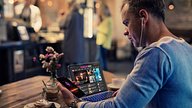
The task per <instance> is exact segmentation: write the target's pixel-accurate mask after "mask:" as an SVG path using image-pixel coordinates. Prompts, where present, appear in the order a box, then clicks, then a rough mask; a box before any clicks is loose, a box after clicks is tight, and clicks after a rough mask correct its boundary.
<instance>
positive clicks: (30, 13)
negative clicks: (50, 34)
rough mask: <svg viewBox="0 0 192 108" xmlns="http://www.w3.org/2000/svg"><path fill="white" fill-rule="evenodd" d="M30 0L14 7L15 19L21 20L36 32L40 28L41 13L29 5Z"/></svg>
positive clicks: (35, 7)
mask: <svg viewBox="0 0 192 108" xmlns="http://www.w3.org/2000/svg"><path fill="white" fill-rule="evenodd" d="M31 2H32V0H25V3H22V4H19V5H16V6H15V14H16V17H18V18H21V19H22V20H23V21H25V22H26V23H28V24H29V25H30V26H31V27H33V29H34V30H35V32H38V31H39V30H40V29H41V26H42V19H41V13H40V10H39V8H38V7H37V6H34V5H32V4H31Z"/></svg>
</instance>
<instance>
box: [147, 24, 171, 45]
mask: <svg viewBox="0 0 192 108" xmlns="http://www.w3.org/2000/svg"><path fill="white" fill-rule="evenodd" d="M165 36H171V37H172V36H174V35H173V34H172V33H171V32H170V31H169V30H168V28H167V27H166V25H165V24H164V22H162V21H160V22H156V23H153V24H152V25H151V26H150V28H149V35H148V41H147V44H148V45H150V44H151V43H153V42H156V41H158V40H160V39H161V38H163V37H165Z"/></svg>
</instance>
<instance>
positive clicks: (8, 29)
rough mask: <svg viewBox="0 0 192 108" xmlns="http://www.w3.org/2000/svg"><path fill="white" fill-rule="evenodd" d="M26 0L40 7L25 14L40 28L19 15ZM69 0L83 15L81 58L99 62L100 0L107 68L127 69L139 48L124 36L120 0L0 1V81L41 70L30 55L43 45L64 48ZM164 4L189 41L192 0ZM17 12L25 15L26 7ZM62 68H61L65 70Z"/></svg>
mask: <svg viewBox="0 0 192 108" xmlns="http://www.w3.org/2000/svg"><path fill="white" fill-rule="evenodd" d="M26 1H30V3H31V4H30V5H33V6H35V7H37V8H38V9H39V14H34V18H29V19H30V21H32V20H34V19H40V20H39V21H40V22H38V21H36V22H38V23H37V26H39V27H40V28H39V29H37V30H36V28H38V27H37V26H34V25H33V24H32V23H31V22H27V20H24V18H23V17H21V15H19V16H18V15H17V13H19V11H21V10H18V9H19V8H16V7H17V6H18V5H20V4H24V3H26ZM72 1H75V2H76V3H77V4H78V5H79V8H78V12H79V13H80V14H81V15H82V16H83V45H84V48H83V49H79V52H80V51H81V50H83V52H84V60H83V62H95V61H97V59H96V56H97V54H98V52H99V50H98V46H99V45H98V44H97V43H96V40H97V33H98V26H99V24H100V23H102V21H103V20H104V17H101V16H100V15H99V14H100V13H99V11H98V10H99V9H101V8H102V6H103V4H104V6H106V7H108V9H109V12H110V16H111V19H112V26H111V27H112V29H111V31H112V33H111V43H110V45H111V47H110V48H109V49H107V50H106V53H105V55H106V63H107V69H106V70H107V71H110V72H113V73H114V74H117V75H121V76H124V75H127V74H128V73H130V71H131V69H132V67H133V62H134V59H135V57H136V56H137V53H138V52H137V51H136V50H135V49H134V48H133V46H132V44H131V43H130V41H129V40H128V39H127V38H126V37H125V36H124V35H123V32H124V29H125V27H124V26H123V24H122V22H121V15H120V6H121V1H122V0H0V74H1V75H0V85H3V84H6V83H9V82H13V81H17V80H21V79H24V78H28V77H32V76H35V75H41V74H43V75H44V74H45V72H44V71H45V70H43V69H42V68H41V63H37V62H33V57H38V55H39V54H41V53H45V48H46V47H47V46H52V47H53V48H54V49H55V50H56V51H57V52H59V53H61V52H64V51H65V48H64V47H66V45H65V43H64V40H65V37H67V36H65V33H64V32H65V29H62V28H61V26H62V24H63V22H65V24H66V22H67V21H66V19H67V17H66V16H67V15H68V14H69V12H71V11H70V7H71V5H70V4H69V2H72ZM165 3H166V9H165V13H166V15H165V16H166V22H165V23H166V25H167V26H168V27H169V29H170V30H171V31H172V32H173V33H174V34H175V35H177V36H178V37H182V38H184V39H185V40H186V41H187V42H188V43H190V44H191V42H192V0H165ZM24 7H25V6H24ZM34 10H36V8H34ZM32 11H33V9H32V10H30V11H29V13H31V14H32ZM21 13H23V15H24V16H25V15H27V14H25V11H24V10H22V11H21ZM37 15H39V17H38V16H37ZM68 22H70V21H68ZM74 26H75V25H74ZM79 29H80V28H79ZM74 32H76V31H74ZM154 32H155V31H154ZM65 41H67V39H66V40H65ZM72 44H73V42H72V43H71V45H72ZM71 45H68V47H69V46H71ZM71 50H73V49H71ZM64 56H65V55H64ZM64 62H65V60H64V59H63V60H61V63H64ZM74 63H78V62H74ZM66 71H67V70H66V69H65V68H62V69H61V70H60V72H59V73H60V74H64V73H63V72H66Z"/></svg>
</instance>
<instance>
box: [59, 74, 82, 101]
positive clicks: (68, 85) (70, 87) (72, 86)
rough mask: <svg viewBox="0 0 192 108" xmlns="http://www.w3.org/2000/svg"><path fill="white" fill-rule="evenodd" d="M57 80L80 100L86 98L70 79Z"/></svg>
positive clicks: (60, 78)
mask: <svg viewBox="0 0 192 108" xmlns="http://www.w3.org/2000/svg"><path fill="white" fill-rule="evenodd" d="M57 80H58V81H59V82H60V83H61V84H62V85H63V86H64V87H66V88H67V89H68V90H69V91H71V92H72V93H73V95H75V96H76V97H78V98H80V97H83V96H85V93H84V92H83V91H82V90H81V89H80V88H79V87H78V86H77V85H75V84H74V83H72V82H71V81H70V80H69V79H68V78H66V77H59V78H57Z"/></svg>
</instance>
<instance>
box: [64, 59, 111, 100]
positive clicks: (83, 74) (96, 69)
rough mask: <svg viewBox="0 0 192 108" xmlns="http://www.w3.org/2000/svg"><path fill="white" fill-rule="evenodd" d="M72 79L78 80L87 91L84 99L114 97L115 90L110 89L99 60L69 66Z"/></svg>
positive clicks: (81, 87) (84, 90) (80, 85)
mask: <svg viewBox="0 0 192 108" xmlns="http://www.w3.org/2000/svg"><path fill="white" fill-rule="evenodd" d="M68 72H69V74H70V78H71V80H72V81H75V82H77V84H78V85H79V88H80V89H81V90H82V91H83V92H84V93H85V96H83V97H81V99H82V100H85V101H91V102H97V101H101V100H105V99H108V98H111V97H112V94H113V93H114V92H113V91H108V89H107V84H106V82H105V79H104V76H103V73H102V69H101V67H100V65H99V63H98V62H90V63H82V64H73V65H69V66H68Z"/></svg>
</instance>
